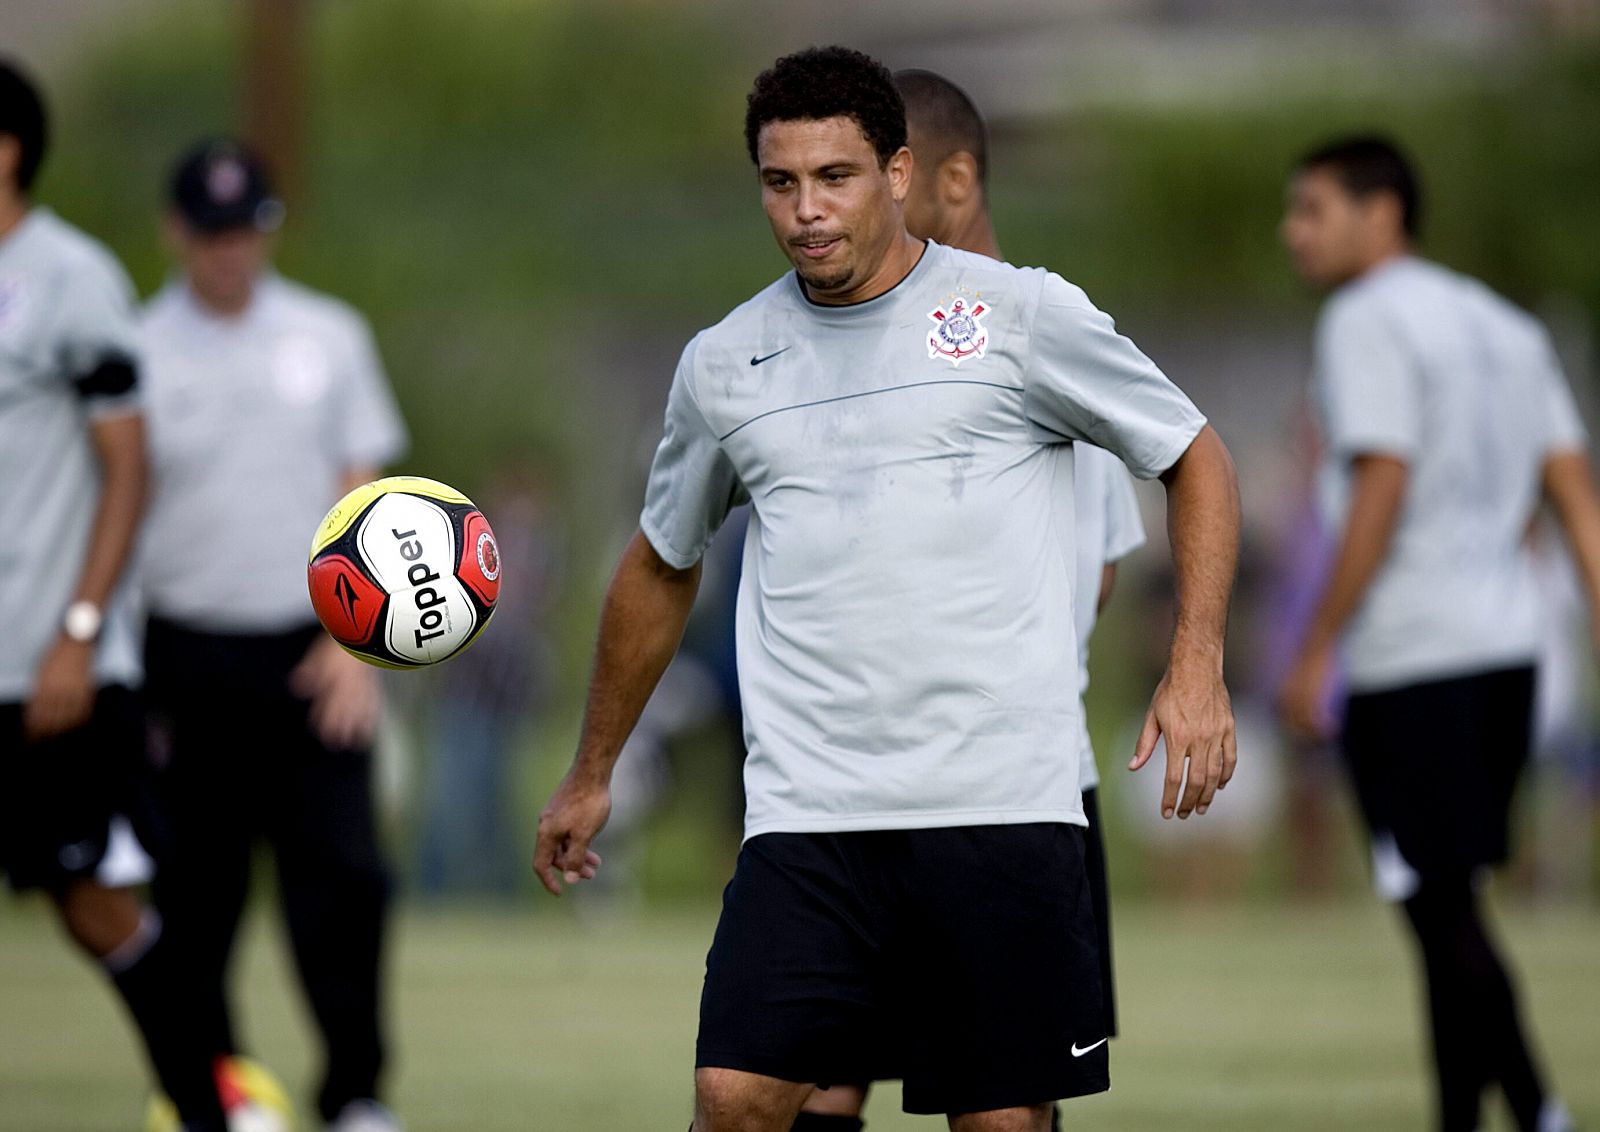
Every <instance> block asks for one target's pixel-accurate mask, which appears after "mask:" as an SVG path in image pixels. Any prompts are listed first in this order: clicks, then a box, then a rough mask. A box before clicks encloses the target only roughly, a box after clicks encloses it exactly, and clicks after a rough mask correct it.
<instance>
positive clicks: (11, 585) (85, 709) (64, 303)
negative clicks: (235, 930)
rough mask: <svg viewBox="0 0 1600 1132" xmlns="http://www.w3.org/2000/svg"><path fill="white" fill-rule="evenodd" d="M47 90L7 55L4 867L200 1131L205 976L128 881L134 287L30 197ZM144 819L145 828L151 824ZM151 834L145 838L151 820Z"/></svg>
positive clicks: (0, 138) (100, 251) (1, 265)
mask: <svg viewBox="0 0 1600 1132" xmlns="http://www.w3.org/2000/svg"><path fill="white" fill-rule="evenodd" d="M47 133H48V131H47V128H46V118H45V112H44V107H43V104H42V103H41V101H40V99H39V96H38V92H37V91H36V90H35V89H34V88H33V85H32V84H31V83H30V82H29V81H28V79H27V78H25V77H24V76H23V75H22V74H21V73H20V72H19V71H18V70H16V69H15V68H14V67H12V66H11V65H9V64H8V63H5V62H0V625H3V626H4V627H5V629H4V632H5V644H6V647H5V648H4V649H3V650H0V872H3V873H5V875H6V877H7V878H8V879H9V881H10V883H11V885H12V887H14V888H17V889H24V888H38V889H43V890H44V891H45V892H47V893H49V895H50V897H51V899H52V900H53V902H54V904H55V906H56V909H57V911H58V913H59V915H60V918H61V922H62V925H63V926H64V927H65V928H66V931H67V934H68V935H69V936H70V937H71V939H72V940H73V942H74V943H76V944H77V945H78V947H79V948H80V949H82V951H83V952H84V953H85V954H86V955H88V956H90V957H91V958H92V959H93V960H94V961H95V962H96V963H97V964H98V965H99V966H100V967H101V968H102V969H103V970H104V971H105V973H106V975H107V977H108V978H109V979H110V980H111V982H112V984H113V985H114V986H115V987H116V989H117V991H118V993H119V994H120V995H121V997H122V1000H123V1002H124V1003H126V1005H127V1007H128V1011H129V1013H130V1014H131V1015H132V1016H133V1020H134V1022H135V1024H136V1025H137V1026H138V1027H139V1031H140V1033H141V1035H142V1036H143V1038H144V1041H145V1045H146V1048H147V1049H148V1051H149V1054H150V1059H151V1062H152V1064H153V1065H154V1067H155V1070H156V1076H157V1077H158V1078H159V1079H160V1082H161V1087H162V1089H163V1090H164V1091H165V1092H167V1093H168V1094H169V1095H170V1096H171V1097H172V1098H173V1100H174V1102H175V1103H176V1106H177V1108H178V1111H179V1113H180V1116H181V1119H182V1120H183V1121H184V1122H185V1123H184V1127H185V1128H186V1129H189V1130H190V1132H201V1130H204V1132H222V1127H223V1125H222V1120H223V1114H222V1109H221V1106H220V1103H219V1100H218V1096H217V1091H216V1088H215V1087H214V1085H213V1084H212V1075H211V1074H212V1068H211V1067H212V1058H213V1055H214V1054H215V1053H217V1052H219V1050H218V1048H217V1047H214V1046H210V1045H208V1044H207V1042H206V1040H205V1036H204V1034H203V1033H202V1032H201V1029H202V1028H201V1027H200V1026H198V1025H197V1024H196V1023H195V1021H194V1019H193V1016H194V1014H195V1011H194V1010H193V1009H192V1004H193V1002H194V989H193V987H192V986H191V985H190V980H189V979H188V978H187V976H186V970H185V967H184V965H183V963H182V962H181V959H180V957H179V956H178V954H177V952H176V949H175V947H174V944H173V937H172V934H171V933H170V932H169V931H167V930H165V928H164V926H163V924H162V922H161V919H160V917H158V916H157V915H156V914H155V913H154V912H153V911H151V910H150V909H148V908H146V907H145V906H144V905H143V903H142V902H141V900H140V899H139V897H138V895H137V894H136V891H135V888H134V886H135V885H138V884H141V883H143V882H144V881H146V880H148V879H149V866H150V860H149V858H148V857H147V856H146V855H145V853H144V851H143V850H144V846H142V845H141V844H140V843H139V839H138V837H137V836H136V835H135V826H136V825H138V826H143V824H144V823H140V822H136V821H133V820H130V819H131V818H133V817H134V816H136V813H137V811H138V810H139V809H140V807H138V806H136V805H134V804H133V803H134V802H135V801H136V798H135V797H134V793H133V791H132V790H131V789H129V787H130V786H131V784H132V783H133V782H134V780H135V778H136V768H137V765H138V761H139V757H140V754H141V752H142V749H143V739H142V731H141V721H140V717H139V710H138V704H137V700H136V698H135V696H136V693H135V691H134V689H135V688H137V686H138V684H139V677H140V673H139V653H138V644H137V632H136V629H137V626H136V623H135V620H134V618H133V616H132V608H131V602H130V600H129V599H130V598H131V596H132V595H131V594H130V593H129V586H128V585H127V584H126V582H125V581H124V580H123V579H124V578H125V570H124V566H125V565H126V562H127V560H128V558H129V554H130V550H131V547H132V545H133V541H134V535H135V531H136V529H137V527H138V523H139V518H140V500H141V498H142V496H143V494H144V487H145V475H146V466H145V443H144V416H143V404H142V402H143V390H142V387H141V383H140V367H139V362H138V357H137V351H136V349H135V344H134V340H135V338H136V331H135V318H134V315H135V312H134V293H133V287H132V285H131V284H130V283H129V282H128V278H127V276H126V275H125V274H124V273H123V270H122V267H121V265H119V264H118V263H117V261H116V259H115V258H113V257H112V255H111V253H110V252H108V251H107V250H106V249H105V248H104V247H103V246H101V245H100V244H99V243H97V242H96V241H94V240H92V239H91V238H89V237H88V236H86V235H84V234H83V233H82V232H80V231H78V230H77V229H76V228H74V227H72V226H71V225H69V224H67V223H65V222H64V221H62V220H61V219H60V218H59V217H57V216H56V215H55V214H54V213H53V212H51V211H50V210H49V209H47V208H44V207H41V206H36V205H34V204H33V202H32V200H31V197H30V193H31V189H32V185H33V179H34V175H35V174H36V173H37V172H38V169H39V165H40V163H41V161H42V160H43V158H44V153H45V147H46V140H47ZM140 832H141V833H143V832H144V830H142V829H141V831H140ZM146 840H148V838H146Z"/></svg>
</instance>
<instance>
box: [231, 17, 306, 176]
mask: <svg viewBox="0 0 1600 1132" xmlns="http://www.w3.org/2000/svg"><path fill="white" fill-rule="evenodd" d="M309 13H310V0H246V2H245V15H244V27H243V29H242V34H243V36H244V43H243V50H242V52H241V73H240V86H241V90H240V102H241V109H242V111H243V134H244V140H245V141H246V142H247V143H248V144H249V145H251V146H252V147H254V148H255V150H256V152H258V153H260V154H261V156H262V157H263V158H264V159H265V161H266V163H267V168H268V169H270V170H271V172H272V176H273V180H274V181H275V182H276V183H277V189H278V193H279V194H280V196H282V198H283V199H284V200H285V201H287V202H288V203H289V204H290V206H291V207H292V206H293V205H294V204H295V203H297V202H298V201H299V200H300V199H301V195H300V194H301V190H302V189H303V187H304V184H305V179H304V174H305V134H306V103H307V98H306V71H307V55H308V54H309V48H310V45H309V42H308V41H309V35H308V23H309V19H308V17H309Z"/></svg>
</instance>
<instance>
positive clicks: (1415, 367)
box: [1314, 256, 1585, 690]
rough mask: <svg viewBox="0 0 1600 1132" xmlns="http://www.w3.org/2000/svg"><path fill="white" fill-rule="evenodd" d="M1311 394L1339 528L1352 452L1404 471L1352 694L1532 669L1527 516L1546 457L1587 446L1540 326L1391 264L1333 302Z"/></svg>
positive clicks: (1417, 268) (1323, 495) (1358, 622)
mask: <svg viewBox="0 0 1600 1132" xmlns="http://www.w3.org/2000/svg"><path fill="white" fill-rule="evenodd" d="M1314 391H1315V398H1314V401H1315V405H1316V409H1317V413H1318V416H1319V418H1320V421H1321V425H1322V430H1323V433H1324V438H1325V441H1326V452H1325V456H1324V463H1323V467H1322V470H1321V480H1320V485H1319V494H1320V502H1321V507H1322V511H1323V515H1324V518H1325V519H1326V521H1327V522H1328V523H1329V524H1330V525H1331V526H1334V527H1340V526H1342V525H1343V522H1344V517H1345V513H1346V509H1347V507H1348V504H1349V494H1350V470H1351V460H1352V458H1354V457H1356V456H1359V455H1362V454H1387V455H1393V456H1397V457H1400V458H1402V459H1404V460H1405V461H1406V462H1407V464H1408V467H1409V476H1408V479H1407V484H1406V495H1405V501H1404V503H1403V505H1402V508H1401V512H1400V517H1399V523H1398V526H1397V527H1396V529H1395V532H1394V539H1393V543H1392V545H1391V547H1390V550H1389V554H1388V556H1387V558H1385V560H1384V562H1383V564H1382V566H1380V568H1379V570H1378V573H1377V575H1376V577H1375V578H1374V579H1373V581H1372V584H1371V586H1370V588H1369V589H1368V591H1367V593H1366V595H1365V596H1364V597H1363V599H1362V602H1361V605H1360V607H1359V608H1358V609H1357V611H1356V613H1355V616H1354V617H1353V618H1352V620H1351V622H1350V624H1349V626H1348V628H1347V629H1346V632H1345V636H1344V642H1343V644H1344V650H1345V653H1346V662H1347V665H1348V669H1349V677H1350V684H1351V687H1353V688H1355V689H1357V690H1373V689H1382V688H1390V687H1398V686H1402V685H1405V684H1409V683H1415V682H1419V681H1425V680H1436V679H1442V678H1446V677H1450V676H1456V675H1464V674H1468V673H1471V672H1475V671H1484V670H1487V669H1492V668H1497V667H1502V666H1507V665H1514V664H1528V663H1532V662H1533V660H1534V657H1535V655H1536V653H1537V651H1538V604H1537V600H1536V598H1537V593H1536V589H1535V582H1534V578H1533V573H1532V564H1531V562H1530V560H1529V557H1528V551H1527V547H1526V543H1525V536H1526V533H1527V529H1528V523H1529V521H1530V519H1531V518H1532V516H1533V513H1534V510H1535V508H1536V507H1537V505H1538V501H1539V495H1540V482H1541V476H1542V470H1543V465H1544V462H1545V460H1546V458H1547V457H1549V456H1550V455H1551V454H1553V453H1556V452H1559V451H1563V450H1568V449H1582V448H1583V446H1584V444H1585V436H1584V430H1583V425H1582V422H1581V420H1580V418H1579V416H1578V413H1577V409H1576V407H1575V406H1574V404H1573V400H1572V394H1571V391H1570V390H1569V389H1568V388H1567V383H1566V381H1565V379H1564V378H1563V376H1562V374H1561V369H1560V365H1559V363H1558V362H1557V361H1556V357H1555V352H1554V350H1553V349H1552V347H1551V343H1550V340H1549V337H1548V336H1547V335H1546V333H1545V332H1544V329H1543V328H1542V327H1541V326H1540V325H1539V324H1538V322H1537V321H1535V320H1534V319H1533V318H1532V317H1531V316H1529V315H1528V314H1527V313H1525V312H1524V311H1522V310H1519V309H1518V308H1516V307H1515V306H1513V305H1512V304H1510V303H1509V302H1507V301H1506V300H1505V299H1503V298H1501V297H1500V296H1499V295H1496V294H1495V293H1494V292H1493V291H1491V290H1489V288H1487V287H1485V286H1484V285H1483V284H1482V283H1480V282H1478V281H1477V280H1475V279H1471V278H1468V277H1466V276H1464V275H1459V274H1457V273H1455V272H1453V271H1449V270H1446V269H1445V268H1443V267H1440V266H1439V265H1437V264H1433V263H1429V262H1427V261H1425V260H1422V259H1417V258H1415V257H1410V256H1407V257H1400V258H1397V259H1392V260H1389V261H1387V262H1385V263H1384V264H1382V265H1380V266H1379V267H1377V268H1374V269H1373V270H1372V271H1370V272H1368V273H1367V274H1366V275H1364V276H1362V277H1361V278H1359V279H1357V280H1355V281H1354V282H1352V283H1349V284H1347V285H1346V286H1344V287H1343V288H1341V289H1340V290H1339V291H1338V292H1336V293H1335V294H1334V296H1333V297H1332V298H1331V299H1330V300H1329V301H1328V303H1327V306H1326V307H1325V308H1324V310H1323V313H1322V317H1321V320H1320V322H1319V324H1318V327H1317V335H1316V375H1315V390H1314Z"/></svg>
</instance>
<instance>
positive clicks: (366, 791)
mask: <svg viewBox="0 0 1600 1132" xmlns="http://www.w3.org/2000/svg"><path fill="white" fill-rule="evenodd" d="M282 216H283V206H282V205H281V204H280V203H279V201H278V200H277V198H276V197H275V196H274V194H273V191H272V187H271V184H270V182H269V181H268V178H267V173H266V170H265V169H264V168H263V166H262V164H261V162H260V161H259V160H258V159H257V158H256V157H255V156H254V155H253V154H252V153H251V152H250V151H249V150H247V149H246V148H244V147H243V146H241V145H239V144H238V143H236V142H233V141H230V140H226V139H218V140H213V141H206V142H202V143H200V144H198V145H196V146H195V147H193V148H192V149H191V150H189V151H188V152H187V153H185V154H184V155H183V157H182V158H181V159H180V160H179V162H178V163H177V166H176V168H175V170H174V173H173V177H172V182H171V209H170V212H169V214H168V221H167V231H168V236H169V239H170V242H171V244H172V246H173V248H174V249H175V252H176V255H177V258H178V260H179V262H180V265H181V268H182V270H181V272H180V273H179V274H178V275H177V276H175V277H174V278H173V280H172V281H171V282H169V283H168V284H167V286H166V287H164V288H163V289H162V290H161V291H160V292H159V293H158V294H157V295H156V296H155V297H154V298H153V299H151V300H150V302H149V304H148V306H147V307H146V309H145V312H144V318H143V324H142V329H143V332H144V342H145V348H146V370H147V375H148V386H149V394H148V413H149V423H150V454H151V467H152V484H151V495H150V508H149V516H148V520H147V522H146V524H145V530H144V537H143V540H142V543H141V550H140V558H139V564H140V567H141V578H142V584H143V595H144V601H145V605H146V608H147V609H148V610H149V614H150V622H149V628H148V633H147V639H146V646H145V667H146V671H147V673H148V677H147V687H148V691H149V702H150V709H151V715H152V729H153V732H154V734H155V736H156V738H157V740H158V742H159V744H160V747H161V750H160V759H161V767H160V770H159V773H158V775H157V786H158V788H159V791H160V796H161V799H162V801H163V803H164V808H165V810H166V814H167V817H168V819H169V822H170V825H171V827H172V832H173V860H172V862H171V864H170V865H169V866H168V867H166V868H164V869H163V870H162V872H161V874H160V876H159V877H158V878H157V884H156V890H155V891H156V900H157V904H158V907H160V908H161V910H162V912H163V914H164V915H165V916H166V917H167V918H168V920H169V921H170V922H171V923H172V924H173V925H174V928H175V930H181V932H182V937H183V939H184V941H185V946H186V950H188V951H190V952H191V953H192V954H191V962H192V963H193V965H194V969H195V970H196V971H198V972H200V973H201V974H202V976H203V977H204V979H205V980H206V982H207V986H208V988H209V991H210V995H209V999H208V1005H209V1007H210V1014H209V1018H208V1023H209V1027H210V1031H211V1034H212V1037H213V1040H215V1041H217V1042H218V1043H220V1044H222V1045H223V1046H224V1048H226V1049H228V1050H229V1051H230V1052H232V1051H233V1050H234V1049H236V1048H237V1046H238V1040H237V1035H236V1033H235V1030H234V1026H233V1022H232V1017H231V1011H230V1010H229V1008H228V1004H227V1001H226V997H225V982H226V978H227V968H228V961H229V956H230V954H231V951H232V945H233V938H234V933H235V930H236V928H237V926H238V922H239V916H240V913H241V910H242V908H243V905H244V900H245V895H246V890H247V886H248V882H249V875H250V861H251V849H252V846H253V845H254V843H255V842H256V841H257V840H258V839H264V840H265V841H266V842H267V843H268V844H270V846H271V848H272V850H273V853H274V858H275V861H276V864H277V875H278V882H279V886H280V890H281V895H282V901H283V911H284V915H285V918H286V920H287V923H288V929H289V939H290V943H291V944H292V947H293V952H294V958H295V963H296V966H297V967H298V968H299V972H300V977H301V981H302V983H303V985H304V987H305V991H306V997H307V998H308V1000H309V1002H310V1006H311V1012H312V1014H313V1016H314V1017H315V1019H316V1023H317V1026H318V1028H319V1030H320V1031H321V1036H322V1039H323V1044H324V1048H325V1050H326V1058H327V1060H326V1065H325V1071H324V1074H323V1078H322V1083H321V1086H320V1088H319V1090H318V1094H317V1098H316V1107H317V1111H318V1112H319V1113H320V1115H321V1117H322V1119H323V1120H325V1121H327V1122H328V1126H329V1127H330V1128H331V1129H334V1130H336V1132H392V1130H394V1129H396V1128H397V1127H398V1124H397V1123H396V1121H395V1119H394V1117H393V1116H392V1115H391V1114H390V1113H389V1112H388V1110H387V1109H386V1108H385V1107H384V1106H383V1105H381V1104H380V1103H379V1101H378V1099H377V1097H378V1092H379V1080H380V1076H381V1073H382V1070H383V1066H384V1041H383V1027H382V1019H381V1009H380V1005H381V1003H380V999H381V992H380V981H381V980H380V969H381V964H382V944H383V935H384V921H385V911H386V908H387V904H388V894H389V879H388V872H387V869H386V867H385V864H384V861H383V859H382V856H381V854H380V851H379V847H378V843H377V837H376V831H375V820H374V813H373V797H372V756H371V740H372V734H373V729H374V726H375V724H376V722H377V715H378V709H379V698H378V697H379V689H378V684H377V680H376V673H375V671H374V670H373V669H372V668H370V667H368V666H366V665H364V664H362V663H361V662H360V661H358V660H356V659H355V658H354V657H352V656H349V655H348V654H346V653H345V652H343V650H341V649H340V648H339V647H338V646H337V645H336V644H335V643H334V642H333V640H332V639H331V638H330V637H328V636H327V635H326V634H325V633H323V632H322V631H321V629H320V628H319V627H318V625H317V622H316V618H315V616H314V615H313V613H312V610H311V605H310V601H309V598H308V597H307V593H306V580H305V579H306V565H305V555H306V547H307V545H308V540H309V539H310V537H311V535H312V533H314V532H315V531H316V529H317V525H318V523H320V522H321V519H322V516H323V514H324V512H325V511H326V510H327V509H328V508H329V507H330V506H332V505H333V503H334V502H335V501H336V500H337V499H338V498H339V497H340V496H341V495H342V494H343V493H344V492H346V491H347V490H349V489H350V488H353V487H355V486H357V485H359V484H361V483H364V482H366V481H368V480H371V479H373V478H374V477H375V476H376V475H377V474H378V469H379V468H380V467H381V466H382V465H383V464H385V463H387V462H389V461H391V460H393V459H395V458H396V457H397V456H398V455H399V454H400V452H401V450H402V448H403V446H404V443H405V431H404V427H403V425H402V423H401V421H400V417H399V414H398V413H397V411H396V409H395V406H394V402H393V399H392V396H391V394H390V392H389V389H388V385H387V383H386V381H385V379H384V376H383V371H382V368H381V366H380V363H379V361H378V355H377V351H376V349H375V348H374V346H373V342H372V336H371V333H370V331H369V330H368V328H367V325H366V323H365V321H364V320H363V319H362V318H361V317H360V316H359V315H358V314H356V312H354V311H353V310H351V309H350V308H349V307H348V306H346V305H345V304H343V303H341V302H338V301H337V300H335V299H332V298H329V297H327V296H324V295H320V294H317V293H315V292H313V291H310V290H308V289H306V288H304V287H300V286H298V285H296V284H294V283H291V282H289V281H288V280H286V279H283V278H282V277H280V276H279V275H277V274H275V273H274V272H272V271H271V270H270V269H269V268H268V260H269V254H270V250H271V241H272V233H273V231H274V230H275V229H276V228H277V226H278V224H279V221H280V220H281V219H282Z"/></svg>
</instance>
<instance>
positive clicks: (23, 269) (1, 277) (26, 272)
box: [0, 208, 141, 703]
mask: <svg viewBox="0 0 1600 1132" xmlns="http://www.w3.org/2000/svg"><path fill="white" fill-rule="evenodd" d="M138 373H139V371H138V350H137V343H136V332H135V328H134V291H133V286H132V284H130V283H129V282H128V277H127V275H126V274H125V273H124V272H123V270H122V267H121V265H120V264H118V263H117V261H116V259H115V258H114V257H113V256H112V255H111V253H110V252H109V251H107V250H106V249H105V247H103V246H102V245H101V244H100V243H98V242H97V241H95V240H93V239H91V238H90V237H89V236H86V235H85V234H84V233H82V232H80V231H78V229H76V228H74V227H72V226H71V225H70V224H67V223H66V222H65V221H63V220H61V219H60V218H59V217H57V216H56V215H55V214H54V213H53V212H51V211H50V210H49V209H47V208H34V209H32V210H31V211H29V212H28V214H27V215H26V216H25V217H24V218H23V220H22V221H21V223H20V224H19V225H18V226H17V227H16V228H14V229H12V231H11V232H10V233H9V234H8V235H7V236H5V237H4V238H3V239H0V625H3V626H4V627H5V630H4V636H5V647H4V648H0V702H11V703H17V702H21V701H23V700H25V699H27V698H28V696H29V695H30V694H31V692H32V689H33V684H34V678H35V675H36V673H37V670H38V667H39V663H40V661H41V660H42V659H43V657H44V654H45V651H46V650H47V649H48V648H49V647H50V646H51V645H52V643H54V641H55V640H56V638H57V636H58V634H59V633H60V631H61V619H62V617H63V616H64V615H65V613H66V609H67V606H68V605H69V604H70V603H71V601H72V595H73V592H74V591H75V590H76V588H77V584H78V581H79V578H80V577H81V576H82V571H83V566H84V558H85V556H86V555H87V554H88V551H89V537H90V534H91V530H92V528H93V526H94V513H95V508H96V506H97V505H98V503H99V499H100V466H99V462H98V459H97V457H96V455H95V450H94V444H93V441H92V438H91V436H90V431H89V426H90V423H91V422H92V421H95V420H97V419H106V418H110V417H114V416H118V415H124V414H129V413H137V412H139V409H140V390H139V385H138ZM131 591H132V587H131V585H130V584H129V583H128V582H127V581H123V582H122V583H119V585H118V588H117V589H116V591H115V592H114V593H113V595H112V598H111V600H110V601H109V602H108V603H107V605H106V608H105V610H104V619H103V621H102V625H101V630H100V642H99V645H98V646H97V649H96V653H95V676H96V679H97V680H98V681H99V682H100V683H101V684H102V685H105V684H127V685H136V684H137V683H138V682H139V679H140V676H141V673H140V665H139V641H138V637H137V632H136V625H135V622H134V617H133V614H132V606H131V601H130V598H131V596H132V594H131Z"/></svg>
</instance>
